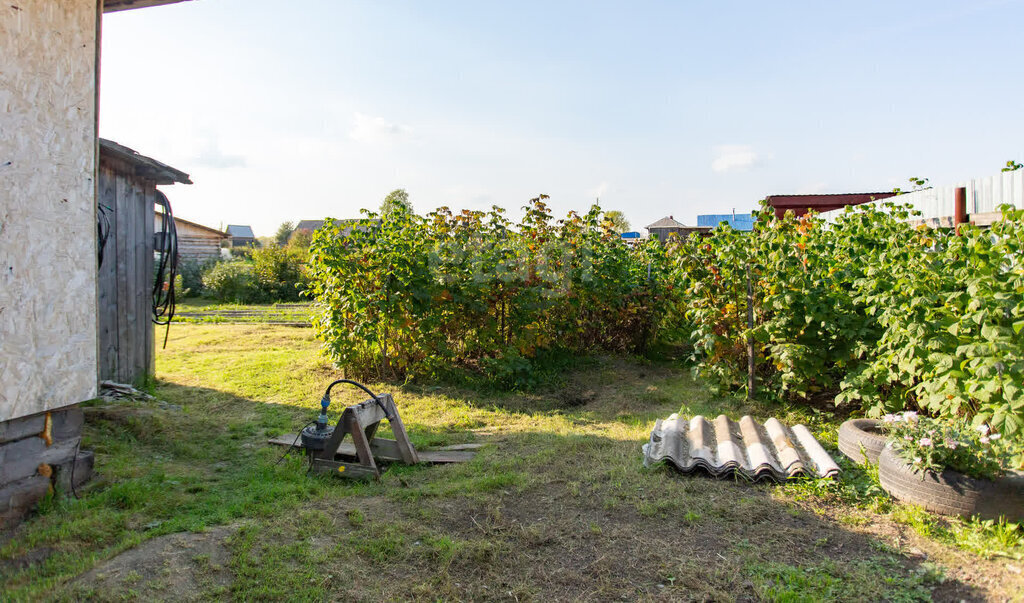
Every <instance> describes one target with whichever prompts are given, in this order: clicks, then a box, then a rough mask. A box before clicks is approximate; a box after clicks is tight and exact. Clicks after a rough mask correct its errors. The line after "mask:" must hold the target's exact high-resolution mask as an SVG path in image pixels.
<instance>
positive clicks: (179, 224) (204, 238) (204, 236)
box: [154, 213, 230, 262]
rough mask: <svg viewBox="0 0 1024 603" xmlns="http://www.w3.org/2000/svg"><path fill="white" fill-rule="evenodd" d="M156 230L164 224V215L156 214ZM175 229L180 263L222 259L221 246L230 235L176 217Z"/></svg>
mask: <svg viewBox="0 0 1024 603" xmlns="http://www.w3.org/2000/svg"><path fill="white" fill-rule="evenodd" d="M154 217H155V219H156V229H157V230H160V226H161V225H162V224H163V222H162V220H163V214H159V213H158V214H156V215H155V216H154ZM174 228H175V230H176V231H177V232H178V261H187V260H191V261H195V262H205V261H207V260H216V259H219V258H220V244H221V242H222V241H224V239H227V238H228V237H229V236H230V235H228V233H226V232H221V231H219V230H217V229H216V228H210V227H209V226H203V225H202V224H196V223H195V222H189V221H188V220H185V219H183V218H179V217H178V216H174Z"/></svg>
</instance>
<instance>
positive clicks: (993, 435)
mask: <svg viewBox="0 0 1024 603" xmlns="http://www.w3.org/2000/svg"><path fill="white" fill-rule="evenodd" d="M1000 437H1002V436H1000V435H999V434H998V433H993V434H992V435H990V436H988V439H990V440H998V439H999V438H1000Z"/></svg>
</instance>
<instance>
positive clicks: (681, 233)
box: [646, 216, 711, 241]
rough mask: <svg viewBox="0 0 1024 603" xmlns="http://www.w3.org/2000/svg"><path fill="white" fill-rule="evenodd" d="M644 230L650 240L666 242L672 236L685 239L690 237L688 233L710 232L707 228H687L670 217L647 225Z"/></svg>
mask: <svg viewBox="0 0 1024 603" xmlns="http://www.w3.org/2000/svg"><path fill="white" fill-rule="evenodd" d="M646 228H647V232H648V233H650V236H651V238H653V239H658V240H659V241H666V240H668V238H669V237H670V236H672V235H673V234H674V235H676V236H678V237H680V238H683V239H685V238H686V237H688V236H690V233H694V232H699V233H705V232H708V231H710V230H711V228H709V227H707V226H687V225H685V224H683V223H681V222H676V220H675V218H673V217H672V216H666V217H664V218H662V219H660V220H658V221H657V222H655V223H654V224H648V225H647V226H646Z"/></svg>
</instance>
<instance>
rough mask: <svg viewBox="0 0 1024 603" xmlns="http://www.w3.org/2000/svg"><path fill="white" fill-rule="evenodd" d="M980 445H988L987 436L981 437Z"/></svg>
mask: <svg viewBox="0 0 1024 603" xmlns="http://www.w3.org/2000/svg"><path fill="white" fill-rule="evenodd" d="M981 443H982V444H988V436H981Z"/></svg>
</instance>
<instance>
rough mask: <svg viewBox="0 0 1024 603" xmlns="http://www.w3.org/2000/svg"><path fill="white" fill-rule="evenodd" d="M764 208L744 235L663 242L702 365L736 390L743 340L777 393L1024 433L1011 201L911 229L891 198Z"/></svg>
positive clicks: (1023, 250) (680, 311)
mask: <svg viewBox="0 0 1024 603" xmlns="http://www.w3.org/2000/svg"><path fill="white" fill-rule="evenodd" d="M770 212H771V209H770V208H765V209H764V211H763V212H762V213H761V215H760V216H759V219H758V221H757V224H756V226H755V229H754V231H753V232H751V233H739V232H736V231H734V230H731V229H730V228H729V227H728V226H723V227H720V228H718V229H716V230H715V231H714V233H713V234H712V236H710V237H708V238H706V239H698V238H691V239H688V240H685V241H678V242H676V243H675V244H674V245H673V246H672V248H671V249H670V251H669V253H670V255H671V257H672V262H673V264H674V267H673V272H672V276H671V279H672V280H673V281H674V282H675V283H676V284H677V285H678V287H679V291H680V295H679V296H677V297H675V298H674V300H673V301H674V304H675V305H674V311H675V313H676V314H677V315H678V316H680V317H682V318H683V322H684V323H685V327H686V328H687V329H688V330H689V334H688V338H689V339H690V340H691V341H692V343H693V345H694V356H693V359H694V361H695V363H696V367H697V370H698V372H699V373H700V374H701V375H703V376H704V377H705V378H707V379H708V380H709V381H711V382H712V383H714V384H716V385H717V386H718V387H720V388H723V389H742V388H743V387H745V385H744V384H745V382H746V371H747V363H746V344H747V342H748V338H752V339H753V341H754V342H755V352H756V356H757V361H758V369H757V378H758V382H759V384H760V387H762V388H766V389H767V390H768V391H769V392H771V393H772V394H773V395H775V396H777V397H781V398H788V399H798V400H799V399H807V398H808V397H812V396H814V395H816V394H826V395H833V394H838V395H837V397H836V401H837V402H839V403H841V402H844V401H856V402H858V403H860V404H861V405H862V406H863V407H864V409H865V410H866V411H867V413H868V414H869V416H879V415H881V414H883V413H886V412H893V411H898V410H902V409H905V408H919V409H922V410H925V411H927V412H929V413H931V414H934V415H940V416H942V415H944V416H967V417H974V419H975V421H978V422H982V421H985V422H990V423H991V424H992V425H993V426H994V427H996V428H997V429H999V430H1000V431H1003V432H1004V433H1007V434H1014V433H1021V432H1022V430H1024V390H1022V384H1024V334H1022V333H1021V331H1022V328H1024V211H1021V210H1013V209H1010V208H1007V209H1005V210H1004V214H1003V219H1002V220H1001V221H999V222H997V223H996V224H994V225H993V226H992V227H991V229H990V230H984V229H981V228H977V227H973V226H970V225H963V226H962V227H961V231H960V233H959V235H958V234H957V233H956V232H955V231H954V230H953V229H948V228H928V227H926V226H914V225H912V223H911V222H909V221H908V218H909V217H910V216H909V215H908V212H909V209H908V208H906V207H899V206H897V205H894V204H887V205H883V206H881V207H871V206H869V207H863V206H862V207H858V208H847V210H846V211H845V212H844V213H843V214H842V215H841V216H840V217H839V218H838V219H836V220H835V221H834V222H832V223H827V222H826V221H825V220H823V219H822V218H821V217H819V216H814V215H811V216H809V217H804V218H800V219H797V218H794V217H792V215H790V216H787V217H786V218H785V219H781V220H780V219H774V217H773V215H772V214H771V213H770ZM748 275H749V276H748ZM748 278H749V282H750V284H751V288H752V290H753V291H752V293H753V295H752V302H751V303H750V304H749V305H750V306H751V307H752V309H753V314H754V324H753V328H748V325H747V307H748V303H747V283H748Z"/></svg>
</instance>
